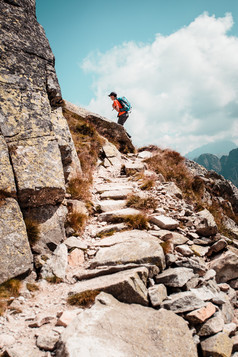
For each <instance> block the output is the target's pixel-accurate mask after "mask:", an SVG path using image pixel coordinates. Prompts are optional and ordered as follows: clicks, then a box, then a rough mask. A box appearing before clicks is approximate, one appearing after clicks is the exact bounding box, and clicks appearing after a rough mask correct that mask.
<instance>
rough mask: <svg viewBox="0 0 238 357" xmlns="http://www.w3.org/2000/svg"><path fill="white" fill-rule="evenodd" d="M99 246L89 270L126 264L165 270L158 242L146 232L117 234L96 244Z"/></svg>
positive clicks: (137, 231)
mask: <svg viewBox="0 0 238 357" xmlns="http://www.w3.org/2000/svg"><path fill="white" fill-rule="evenodd" d="M99 245H101V247H100V249H99V251H98V252H97V254H96V257H95V259H94V260H93V261H92V263H91V268H93V267H97V266H102V265H117V264H128V263H140V264H143V263H144V264H146V263H149V264H153V265H157V266H158V267H159V268H160V269H161V270H163V269H164V268H165V257H164V252H163V249H162V248H161V246H160V243H159V240H158V239H157V238H155V237H153V236H152V235H150V234H149V233H147V232H144V231H139V230H133V231H125V232H118V233H115V234H114V235H112V236H111V237H108V238H105V239H103V240H102V241H101V242H99V243H98V246H99Z"/></svg>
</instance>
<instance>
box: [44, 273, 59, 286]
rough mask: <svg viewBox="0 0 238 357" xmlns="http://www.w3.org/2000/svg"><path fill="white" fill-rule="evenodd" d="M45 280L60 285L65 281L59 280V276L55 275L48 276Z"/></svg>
mask: <svg viewBox="0 0 238 357" xmlns="http://www.w3.org/2000/svg"><path fill="white" fill-rule="evenodd" d="M45 280H46V281H47V282H48V283H50V284H60V283H62V282H63V280H62V279H61V278H58V276H56V275H54V276H47V277H46V278H45Z"/></svg>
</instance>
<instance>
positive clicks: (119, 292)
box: [70, 267, 149, 305]
mask: <svg viewBox="0 0 238 357" xmlns="http://www.w3.org/2000/svg"><path fill="white" fill-rule="evenodd" d="M148 274H149V271H148V269H147V268H145V267H140V268H135V269H130V270H124V271H120V272H118V273H114V274H110V275H105V276H100V277H97V278H94V279H90V280H86V281H82V282H79V283H77V284H75V285H74V287H73V290H72V291H71V292H70V295H75V294H79V293H83V292H85V291H88V290H90V291H104V292H106V293H109V294H112V295H113V296H114V297H115V298H117V299H118V300H119V301H121V302H126V303H128V304H132V303H134V304H135V303H136V304H141V305H148V297H147V288H146V284H147V278H148Z"/></svg>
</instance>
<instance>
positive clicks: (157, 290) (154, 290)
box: [148, 284, 167, 307]
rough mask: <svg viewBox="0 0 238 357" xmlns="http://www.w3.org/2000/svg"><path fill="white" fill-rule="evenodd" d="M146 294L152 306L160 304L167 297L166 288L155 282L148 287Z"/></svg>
mask: <svg viewBox="0 0 238 357" xmlns="http://www.w3.org/2000/svg"><path fill="white" fill-rule="evenodd" d="M148 294H149V297H150V301H151V304H152V306H153V307H157V306H160V305H161V303H162V301H163V300H165V299H166V298H167V289H166V287H165V285H163V284H157V285H154V286H152V287H150V288H149V289H148Z"/></svg>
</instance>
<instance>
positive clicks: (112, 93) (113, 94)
mask: <svg viewBox="0 0 238 357" xmlns="http://www.w3.org/2000/svg"><path fill="white" fill-rule="evenodd" d="M108 97H110V98H111V100H115V99H117V94H116V93H115V92H111V93H110V94H109V96H108Z"/></svg>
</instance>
